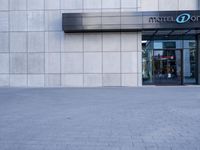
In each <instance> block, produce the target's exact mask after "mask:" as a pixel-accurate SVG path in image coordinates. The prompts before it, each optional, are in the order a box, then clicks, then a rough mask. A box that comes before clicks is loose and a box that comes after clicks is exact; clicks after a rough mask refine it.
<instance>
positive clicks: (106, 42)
mask: <svg viewBox="0 0 200 150" xmlns="http://www.w3.org/2000/svg"><path fill="white" fill-rule="evenodd" d="M120 43H121V42H120V33H103V51H120Z"/></svg>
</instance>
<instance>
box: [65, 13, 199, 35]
mask: <svg viewBox="0 0 200 150" xmlns="http://www.w3.org/2000/svg"><path fill="white" fill-rule="evenodd" d="M62 21H63V22H62V27H63V31H64V32H66V33H73V32H115V31H116V32H118V31H124V32H125V31H139V30H155V29H199V28H200V11H153V12H108V13H64V14H62Z"/></svg>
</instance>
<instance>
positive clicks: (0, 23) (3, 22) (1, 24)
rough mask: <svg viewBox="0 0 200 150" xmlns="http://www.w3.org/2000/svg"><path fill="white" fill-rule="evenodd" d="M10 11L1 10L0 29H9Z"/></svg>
mask: <svg viewBox="0 0 200 150" xmlns="http://www.w3.org/2000/svg"><path fill="white" fill-rule="evenodd" d="M8 18H9V17H8V12H0V31H8Z"/></svg>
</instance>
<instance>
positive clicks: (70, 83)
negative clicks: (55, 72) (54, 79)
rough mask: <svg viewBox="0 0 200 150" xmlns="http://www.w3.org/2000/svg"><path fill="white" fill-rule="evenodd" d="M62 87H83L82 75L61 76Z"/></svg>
mask: <svg viewBox="0 0 200 150" xmlns="http://www.w3.org/2000/svg"><path fill="white" fill-rule="evenodd" d="M61 84H62V85H61V86H62V87H83V74H67V75H62V79H61Z"/></svg>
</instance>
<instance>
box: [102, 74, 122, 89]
mask: <svg viewBox="0 0 200 150" xmlns="http://www.w3.org/2000/svg"><path fill="white" fill-rule="evenodd" d="M103 86H121V75H120V74H104V75H103Z"/></svg>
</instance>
